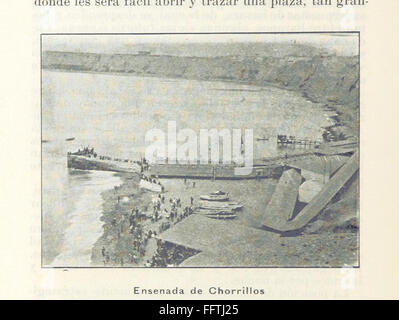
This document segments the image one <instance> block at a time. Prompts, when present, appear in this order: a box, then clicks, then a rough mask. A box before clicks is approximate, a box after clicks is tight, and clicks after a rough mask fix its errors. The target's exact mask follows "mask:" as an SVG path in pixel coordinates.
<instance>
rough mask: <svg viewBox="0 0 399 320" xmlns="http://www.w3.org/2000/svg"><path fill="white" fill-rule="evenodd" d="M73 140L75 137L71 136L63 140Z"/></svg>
mask: <svg viewBox="0 0 399 320" xmlns="http://www.w3.org/2000/svg"><path fill="white" fill-rule="evenodd" d="M73 140H75V137H71V138H66V139H65V141H73Z"/></svg>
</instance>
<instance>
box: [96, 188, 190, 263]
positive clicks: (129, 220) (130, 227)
mask: <svg viewBox="0 0 399 320" xmlns="http://www.w3.org/2000/svg"><path fill="white" fill-rule="evenodd" d="M119 199H120V196H118V202H117V204H120V201H119ZM193 205H194V198H192V197H191V199H190V205H187V206H183V204H182V201H181V199H180V198H173V197H171V198H168V199H166V198H165V195H164V194H158V195H157V196H154V198H153V200H152V208H151V207H150V208H148V207H145V208H143V209H141V210H140V209H138V208H137V207H136V208H133V209H131V211H130V212H129V213H124V214H121V215H118V216H115V217H113V218H112V219H111V220H110V223H109V228H112V229H113V230H112V231H111V233H112V234H114V235H115V236H116V238H117V240H120V241H118V247H121V248H123V247H126V246H127V247H128V248H126V252H125V253H120V254H119V256H118V254H117V253H116V252H114V251H113V252H112V254H111V253H110V252H108V250H107V249H106V248H105V247H103V248H102V251H101V255H102V259H103V263H104V265H109V264H120V265H124V264H126V263H130V264H140V263H141V261H142V260H143V257H144V256H145V255H146V247H147V244H148V241H149V240H150V239H151V238H154V237H156V236H157V235H158V234H159V233H161V232H164V231H165V230H167V229H169V228H170V227H171V226H173V225H174V224H176V223H178V222H180V221H181V220H183V219H184V218H186V217H188V216H189V215H191V214H193V213H194V209H193ZM148 209H149V210H148ZM118 250H119V249H118ZM177 254H178V252H177V253H175V255H177ZM169 255H170V254H169V253H168V256H169ZM156 256H157V257H158V258H157V259H158V260H159V259H160V257H161V256H159V253H158V254H156ZM169 258H170V257H169ZM169 258H168V259H169ZM163 259H164V258H163ZM165 259H166V258H165ZM168 259H166V260H168ZM166 260H165V261H166ZM154 263H155V262H154ZM158 264H160V263H159V261H158V262H157V265H158Z"/></svg>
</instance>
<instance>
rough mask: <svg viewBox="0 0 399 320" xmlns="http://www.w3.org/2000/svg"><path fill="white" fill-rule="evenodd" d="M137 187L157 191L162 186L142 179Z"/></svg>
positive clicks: (159, 190) (160, 189) (160, 190)
mask: <svg viewBox="0 0 399 320" xmlns="http://www.w3.org/2000/svg"><path fill="white" fill-rule="evenodd" d="M139 188H140V189H146V190H149V191H152V192H158V193H160V192H162V186H161V185H160V184H158V183H154V182H151V181H147V180H144V179H141V180H140V184H139Z"/></svg>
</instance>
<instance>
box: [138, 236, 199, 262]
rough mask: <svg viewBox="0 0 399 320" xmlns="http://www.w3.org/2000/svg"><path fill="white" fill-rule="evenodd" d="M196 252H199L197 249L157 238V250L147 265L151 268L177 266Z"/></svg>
mask: <svg viewBox="0 0 399 320" xmlns="http://www.w3.org/2000/svg"><path fill="white" fill-rule="evenodd" d="M196 253H198V251H197V250H194V249H191V248H186V247H183V246H178V245H175V244H172V243H170V242H165V241H162V240H157V251H156V253H155V254H154V255H153V257H152V258H151V259H150V260H147V261H146V263H145V266H146V267H149V268H151V267H152V268H153V267H157V268H164V267H175V266H178V265H179V264H180V263H182V262H183V261H184V260H186V259H187V258H188V257H191V256H193V255H194V254H196Z"/></svg>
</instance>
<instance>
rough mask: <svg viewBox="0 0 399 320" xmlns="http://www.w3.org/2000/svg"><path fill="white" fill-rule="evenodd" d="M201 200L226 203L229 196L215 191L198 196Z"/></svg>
mask: <svg viewBox="0 0 399 320" xmlns="http://www.w3.org/2000/svg"><path fill="white" fill-rule="evenodd" d="M200 199H201V200H208V201H227V200H229V194H228V193H226V192H223V191H216V192H212V193H210V194H206V195H202V196H200Z"/></svg>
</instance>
